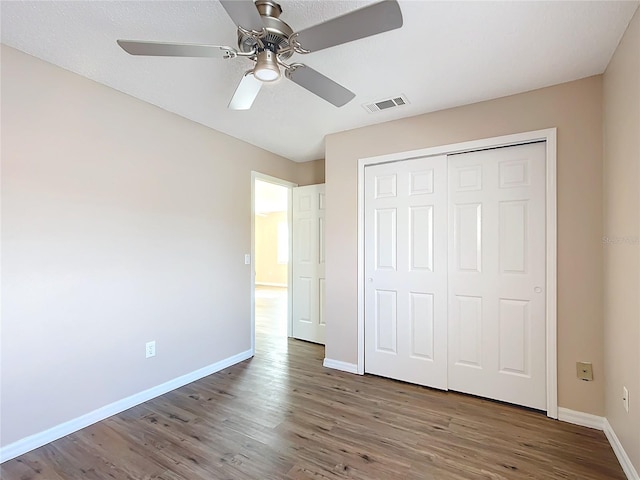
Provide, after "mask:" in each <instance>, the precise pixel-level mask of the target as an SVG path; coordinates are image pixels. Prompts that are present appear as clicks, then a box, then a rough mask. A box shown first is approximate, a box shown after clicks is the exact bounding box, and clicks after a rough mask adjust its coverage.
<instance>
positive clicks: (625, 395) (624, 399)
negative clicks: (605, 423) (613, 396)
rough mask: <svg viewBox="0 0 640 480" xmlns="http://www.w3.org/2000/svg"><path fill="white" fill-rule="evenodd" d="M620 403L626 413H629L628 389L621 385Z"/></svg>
mask: <svg viewBox="0 0 640 480" xmlns="http://www.w3.org/2000/svg"><path fill="white" fill-rule="evenodd" d="M622 404H623V405H624V409H625V410H626V411H627V413H629V390H627V387H622Z"/></svg>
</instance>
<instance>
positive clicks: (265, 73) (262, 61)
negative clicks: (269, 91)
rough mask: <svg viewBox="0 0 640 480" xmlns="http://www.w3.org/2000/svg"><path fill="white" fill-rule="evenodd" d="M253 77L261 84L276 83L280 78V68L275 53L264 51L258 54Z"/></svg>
mask: <svg viewBox="0 0 640 480" xmlns="http://www.w3.org/2000/svg"><path fill="white" fill-rule="evenodd" d="M253 75H254V77H256V78H257V79H258V80H260V81H261V82H275V81H276V80H278V79H279V78H280V67H278V61H277V59H276V55H275V53H273V52H272V51H271V50H263V51H261V52H259V53H258V57H257V59H256V66H255V68H254V69H253Z"/></svg>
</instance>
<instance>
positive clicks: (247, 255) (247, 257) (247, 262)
mask: <svg viewBox="0 0 640 480" xmlns="http://www.w3.org/2000/svg"><path fill="white" fill-rule="evenodd" d="M244 264H245V265H251V254H250V253H245V254H244Z"/></svg>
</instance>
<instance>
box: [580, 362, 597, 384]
mask: <svg viewBox="0 0 640 480" xmlns="http://www.w3.org/2000/svg"><path fill="white" fill-rule="evenodd" d="M576 370H577V375H578V378H579V379H580V380H584V381H585V382H591V381H592V380H593V365H591V362H578V363H576Z"/></svg>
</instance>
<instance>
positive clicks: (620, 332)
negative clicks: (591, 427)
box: [603, 11, 640, 472]
mask: <svg viewBox="0 0 640 480" xmlns="http://www.w3.org/2000/svg"><path fill="white" fill-rule="evenodd" d="M604 146H605V148H604V152H605V155H604V235H605V236H606V237H607V238H608V239H609V242H603V247H604V349H605V350H604V352H605V404H606V410H605V411H606V417H607V419H608V420H609V423H610V424H611V426H612V427H613V429H614V431H615V432H616V435H617V436H618V438H619V439H620V441H621V442H622V445H623V447H624V449H625V451H626V452H627V455H629V457H630V458H631V461H632V462H633V464H634V466H635V469H636V471H638V472H640V303H639V302H640V300H639V299H640V295H639V293H640V277H639V276H638V275H639V274H640V261H639V258H640V256H639V254H638V250H639V248H640V245H639V243H638V242H639V240H638V239H639V235H640V228H639V225H640V196H639V192H640V177H639V176H640V168H638V165H639V164H640V11H638V12H636V14H635V16H634V18H633V20H632V21H631V24H630V25H629V28H628V29H627V32H626V33H625V35H624V37H623V39H622V42H621V43H620V45H619V46H618V49H617V50H616V53H615V54H614V56H613V58H612V60H611V62H610V63H609V66H608V67H607V70H606V72H605V74H604ZM623 386H626V387H627V388H628V389H629V394H630V395H629V399H630V408H629V413H626V412H625V410H624V408H623V406H622V387H623Z"/></svg>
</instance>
